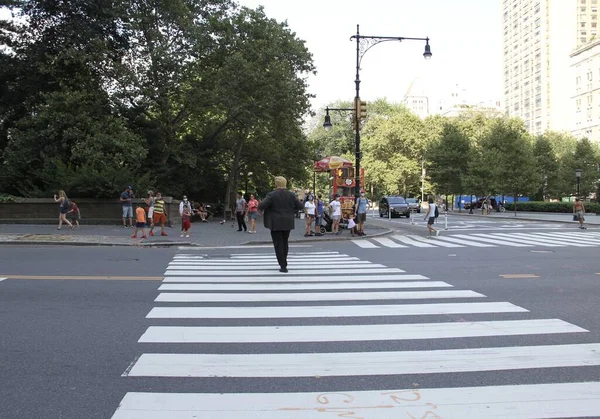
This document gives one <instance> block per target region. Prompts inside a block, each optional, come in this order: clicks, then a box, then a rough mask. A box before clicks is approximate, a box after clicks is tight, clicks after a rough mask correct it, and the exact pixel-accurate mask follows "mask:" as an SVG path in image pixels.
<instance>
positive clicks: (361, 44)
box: [323, 25, 432, 198]
mask: <svg viewBox="0 0 600 419" xmlns="http://www.w3.org/2000/svg"><path fill="white" fill-rule="evenodd" d="M350 40H356V78H355V80H354V84H355V88H356V96H355V98H354V109H353V110H354V112H355V115H354V133H355V134H354V149H355V159H356V164H355V171H354V175H355V189H354V193H355V195H356V197H357V198H358V196H360V188H361V185H360V160H361V157H362V155H361V151H360V120H361V100H360V63H361V62H362V58H363V57H364V56H365V54H366V52H367V51H368V50H370V49H371V48H372V47H374V46H375V45H377V44H380V43H382V42H388V41H398V42H402V41H425V52H423V57H424V58H425V59H426V60H428V59H430V58H431V55H432V54H431V47H430V46H429V38H428V37H426V38H407V37H404V36H370V35H361V34H360V31H359V25H356V35H352V36H351V37H350ZM327 110H333V109H330V108H328V109H327ZM327 110H326V111H327ZM344 110H352V109H344ZM328 116H329V113H328V112H327V114H326V116H325V123H324V124H323V127H325V128H327V125H328V126H329V128H331V120H330V119H329V118H328Z"/></svg>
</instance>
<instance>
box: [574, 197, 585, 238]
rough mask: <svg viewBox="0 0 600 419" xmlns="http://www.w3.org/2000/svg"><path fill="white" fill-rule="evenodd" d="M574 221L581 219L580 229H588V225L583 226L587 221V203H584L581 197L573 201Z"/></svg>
mask: <svg viewBox="0 0 600 419" xmlns="http://www.w3.org/2000/svg"><path fill="white" fill-rule="evenodd" d="M573 221H579V228H580V229H582V230H586V229H587V227H584V226H583V222H584V221H585V205H583V202H581V201H580V200H579V198H575V202H574V203H573Z"/></svg>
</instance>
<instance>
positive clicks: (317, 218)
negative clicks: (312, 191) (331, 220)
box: [315, 195, 323, 236]
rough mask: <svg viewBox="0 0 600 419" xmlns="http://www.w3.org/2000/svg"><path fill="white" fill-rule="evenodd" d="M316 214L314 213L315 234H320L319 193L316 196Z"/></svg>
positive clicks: (321, 217)
mask: <svg viewBox="0 0 600 419" xmlns="http://www.w3.org/2000/svg"><path fill="white" fill-rule="evenodd" d="M315 205H316V207H317V208H316V214H315V236H322V235H323V234H321V225H322V224H323V200H322V199H321V195H318V196H317V202H316V204H315Z"/></svg>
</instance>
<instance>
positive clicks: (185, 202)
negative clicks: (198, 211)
mask: <svg viewBox="0 0 600 419" xmlns="http://www.w3.org/2000/svg"><path fill="white" fill-rule="evenodd" d="M184 208H187V209H188V213H190V214H192V204H191V203H190V201H188V199H187V196H185V195H183V200H182V201H181V202H180V203H179V215H180V216H181V215H183V209H184Z"/></svg>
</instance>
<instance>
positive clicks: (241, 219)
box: [235, 212, 248, 231]
mask: <svg viewBox="0 0 600 419" xmlns="http://www.w3.org/2000/svg"><path fill="white" fill-rule="evenodd" d="M235 218H237V222H238V230H242V229H243V230H244V231H246V230H248V228H247V227H246V222H245V221H244V213H243V212H236V213H235Z"/></svg>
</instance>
